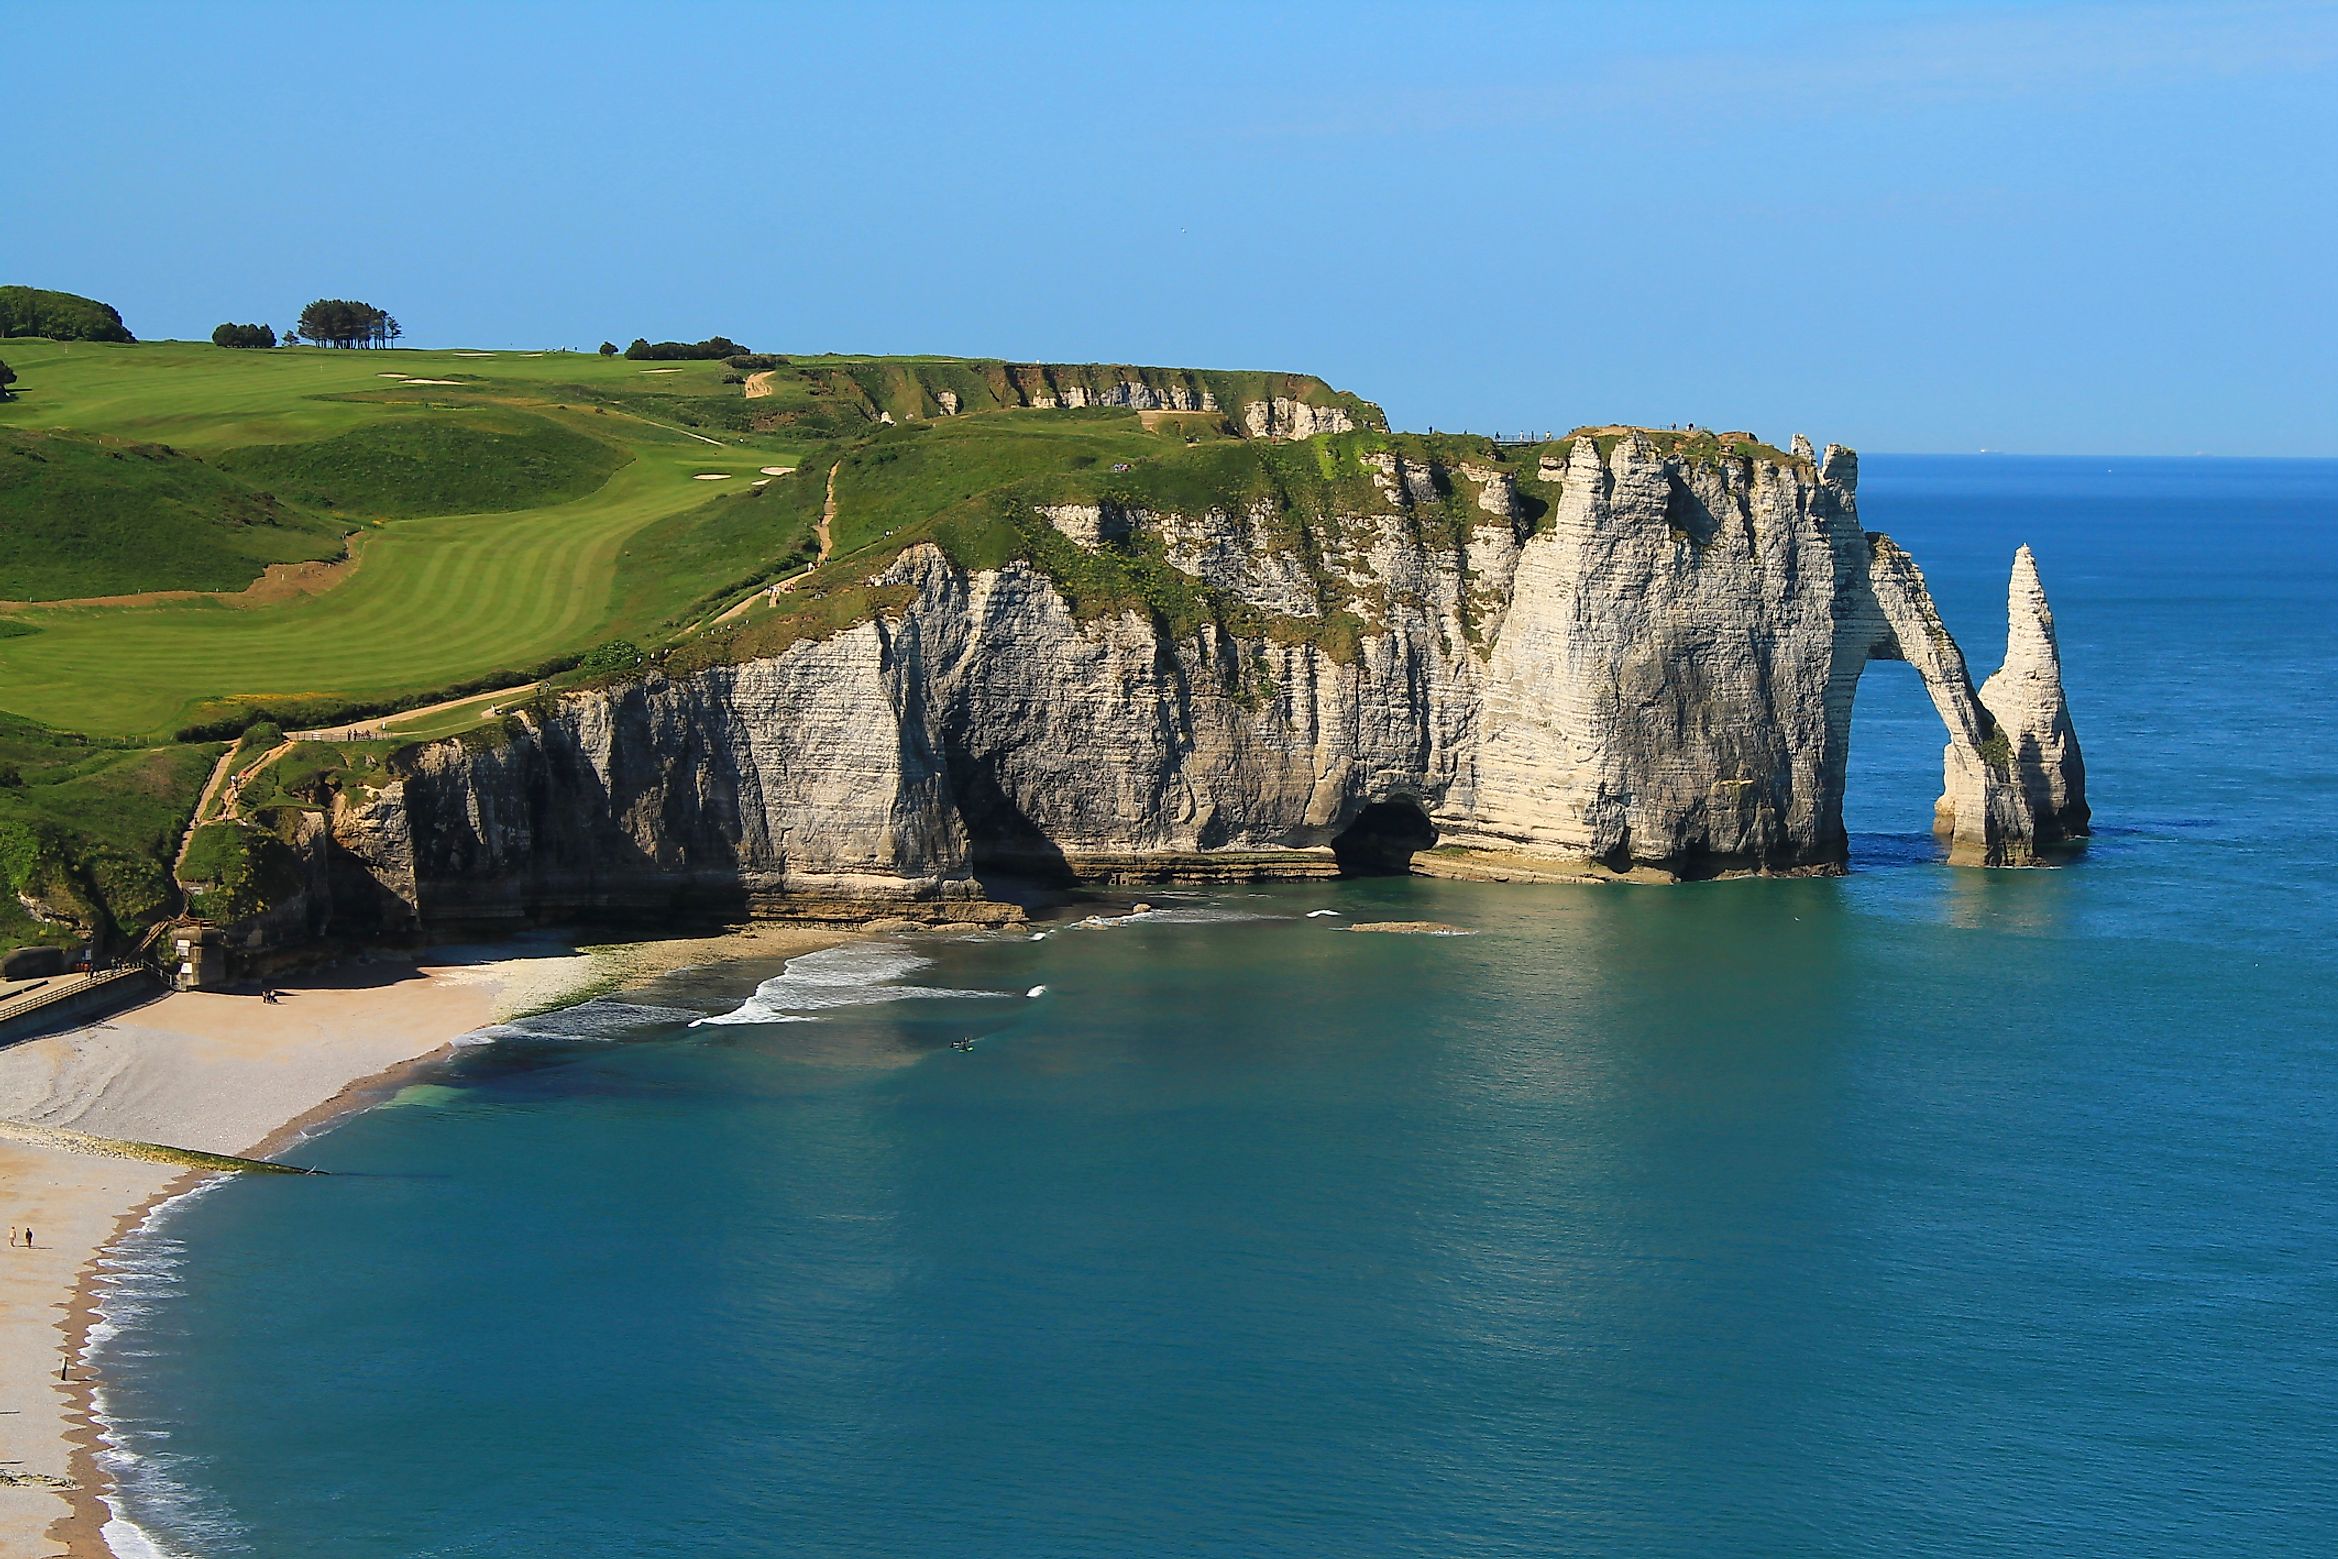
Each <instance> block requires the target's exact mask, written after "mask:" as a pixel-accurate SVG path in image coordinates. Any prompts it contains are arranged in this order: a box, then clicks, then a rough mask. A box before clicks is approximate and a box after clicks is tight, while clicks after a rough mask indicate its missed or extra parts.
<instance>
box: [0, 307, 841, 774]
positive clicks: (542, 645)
mask: <svg viewBox="0 0 2338 1559" xmlns="http://www.w3.org/2000/svg"><path fill="white" fill-rule="evenodd" d="M10 361H11V363H12V365H13V366H15V367H16V369H17V372H18V374H19V376H20V382H19V385H18V389H19V391H20V392H21V394H20V397H19V398H18V399H17V400H15V401H13V402H10V403H8V404H6V405H4V406H0V436H5V435H7V434H9V433H11V432H21V434H25V435H36V434H38V433H40V432H42V431H44V430H47V429H52V428H64V429H69V430H71V431H72V432H74V433H78V434H89V433H96V434H103V435H106V436H108V437H111V438H116V439H132V440H139V441H143V442H148V443H155V444H167V445H169V446H171V447H172V448H174V449H178V450H183V451H186V452H188V453H190V454H195V455H200V456H206V457H208V459H209V461H210V463H209V464H205V465H194V464H193V463H192V462H179V464H183V465H187V466H190V467H191V469H192V470H193V471H195V472H199V473H202V474H203V476H205V477H207V478H211V479H213V480H217V481H221V482H225V481H226V480H227V479H228V478H234V479H237V480H238V481H240V482H241V484H242V486H243V487H244V488H246V489H253V488H256V489H260V490H266V491H271V492H276V493H278V494H279V495H280V496H281V497H282V498H283V499H284V501H285V502H286V503H287V504H293V505H297V506H298V507H297V509H296V510H295V512H298V513H304V514H313V515H326V514H330V515H331V516H334V517H336V518H337V519H339V520H340V521H341V522H342V523H344V524H348V525H354V526H356V527H357V531H356V534H355V535H354V536H352V537H351V542H352V544H353V546H354V548H355V550H356V554H357V561H356V564H355V566H354V567H351V568H350V569H349V570H348V575H347V578H346V579H345V580H344V581H343V582H341V583H339V584H337V585H335V586H334V587H333V588H330V589H328V590H326V591H324V592H323V593H321V594H317V595H312V596H307V597H302V598H295V599H290V600H281V601H275V602H272V603H269V604H266V605H258V606H247V605H242V604H232V605H231V604H224V603H221V602H218V601H211V600H194V601H164V602H157V603H153V604H139V605H126V606H104V607H64V608H47V609H43V608H33V609H27V610H20V611H17V612H15V613H12V614H10V616H9V617H8V618H6V619H5V621H7V622H9V623H11V624H13V625H14V627H15V628H16V629H17V630H19V631H16V632H13V633H10V634H9V635H8V636H6V637H4V638H0V651H5V652H6V653H0V711H6V712H9V713H14V714H19V715H25V716H29V717H31V718H33V719H36V720H40V721H43V722H45V723H48V724H51V725H56V726H60V727H63V728H68V729H74V730H82V731H89V732H94V733H100V734H105V735H117V736H130V735H137V736H145V737H150V738H159V737H164V736H167V735H168V734H169V733H171V732H172V731H174V730H176V729H178V728H180V727H182V726H185V725H187V724H190V723H193V722H196V721H198V720H200V719H202V718H204V717H205V716H206V715H207V714H208V713H212V712H215V711H217V710H219V709H220V708H222V707H223V706H225V705H227V704H231V703H233V702H236V701H247V702H263V701H269V700H277V701H294V700H297V701H306V702H308V703H311V704H315V705H328V704H331V703H335V702H341V703H348V702H353V701H363V700H386V699H392V698H397V697H401V696H406V695H418V694H423V693H428V692H430V691H433V690H436V689H439V688H444V687H450V686H454V685H457V684H460V683H463V682H465V681H468V680H472V679H476V678H479V677H483V676H486V675H489V674H491V673H494V672H497V671H502V670H511V671H514V672H521V671H526V670H529V669H531V668H533V667H536V666H539V665H541V664H542V663H543V662H545V661H547V660H550V659H554V658H557V657H560V656H562V655H573V654H576V653H579V652H581V651H583V650H585V649H587V648H589V647H591V646H592V645H594V644H596V643H599V642H601V641H603V640H605V639H609V638H613V637H618V636H620V635H622V634H625V633H628V632H635V633H638V632H645V631H648V630H650V629H652V628H655V627H656V626H657V625H659V624H660V623H662V622H663V621H664V620H665V619H666V618H668V617H669V616H672V615H675V614H679V613H681V612H683V611H684V610H685V609H686V608H688V607H690V606H691V605H693V604H694V603H695V602H696V601H697V600H698V599H699V598H700V597H701V596H703V595H704V594H706V593H707V592H708V591H710V590H712V589H715V588H718V587H720V586H724V585H728V584H731V583H733V582H734V581H738V580H741V578H742V576H744V582H745V583H752V580H753V577H755V576H756V575H757V573H758V571H757V569H756V568H755V567H754V566H753V561H752V560H753V558H754V555H755V554H756V553H757V552H758V551H760V550H762V549H764V548H765V546H766V543H768V549H769V551H770V553H771V556H772V563H773V566H774V567H777V566H779V565H781V564H783V563H784V562H785V560H786V559H787V558H788V557H789V556H791V555H792V553H793V551H794V550H795V548H796V546H797V544H798V542H797V538H796V536H795V535H794V529H795V527H792V526H787V527H785V528H786V530H787V532H788V533H787V534H785V535H775V536H772V537H764V536H761V535H758V534H756V533H754V532H753V531H752V529H747V530H745V531H744V532H743V533H742V531H741V527H739V526H738V525H736V524H732V525H731V526H730V527H729V531H730V534H728V535H726V536H724V537H722V538H719V544H716V545H712V546H705V545H701V546H695V547H694V546H691V545H687V544H685V543H687V542H689V541H690V540H691V539H692V538H691V537H690V535H689V532H690V529H691V527H690V526H689V524H688V523H687V517H688V516H690V515H692V514H693V513H695V512H698V511H717V510H720V509H721V506H720V505H717V504H715V503H714V502H713V500H714V499H715V497H716V496H717V494H718V493H722V492H726V491H736V490H741V489H745V488H746V487H747V484H748V483H750V482H752V481H753V480H755V479H756V472H757V469H758V468H759V467H761V466H763V465H769V464H790V465H792V464H797V463H799V461H800V458H801V453H802V452H801V450H800V449H798V448H796V447H793V446H790V445H788V444H785V443H783V442H780V441H777V440H774V439H769V438H761V437H756V436H753V435H750V434H742V433H736V432H731V433H724V434H719V435H701V436H693V435H692V433H691V432H690V431H689V426H688V425H689V422H690V421H692V420H702V419H701V418H700V417H699V414H698V412H697V410H696V407H695V403H696V401H697V400H699V399H701V398H704V399H716V398H718V397H726V396H727V397H728V398H733V399H735V398H737V396H738V391H737V390H736V389H728V390H726V387H724V386H723V385H722V384H721V382H720V381H721V376H722V373H723V370H722V367H721V365H720V364H714V363H690V364H681V365H673V366H674V367H675V368H676V370H677V371H675V372H670V373H662V374H647V373H644V372H643V371H642V370H641V369H640V367H639V365H637V364H632V363H627V362H625V361H623V360H622V359H619V360H616V361H615V362H611V361H608V360H605V359H602V358H599V357H586V356H578V355H572V354H546V355H542V356H527V355H518V354H497V355H494V356H486V357H482V356H473V355H469V354H457V353H446V352H335V351H328V350H324V349H306V348H304V349H299V350H294V351H276V352H236V351H227V350H223V349H221V348H217V347H211V346H194V345H186V344H180V343H162V344H154V345H136V346H99V345H91V344H87V343H71V344H65V343H51V342H26V341H14V342H11V343H10ZM661 366H666V365H661ZM385 374H400V375H406V376H411V377H413V378H417V379H459V381H460V382H459V383H457V384H454V385H413V386H409V385H406V384H405V383H403V382H402V381H401V380H397V379H388V378H384V377H383V375H385ZM604 396H605V397H612V398H621V399H623V400H624V401H625V402H626V403H627V404H628V405H629V406H643V405H646V406H648V408H649V411H648V412H643V411H633V410H626V409H611V408H610V407H609V406H608V405H607V404H606V403H605V402H604V400H603V399H602V398H601V397H604ZM652 412H663V413H664V414H665V415H663V416H652V415H651V414H650V413H652ZM708 438H714V439H715V440H716V442H707V441H706V440H707V439H708ZM221 472H224V473H225V476H221V475H220V474H219V473H221ZM706 473H722V474H723V475H724V476H725V477H726V478H727V480H726V481H725V482H722V483H715V482H701V481H698V480H696V478H697V477H699V476H700V475H702V474H706ZM547 500H551V501H547ZM450 504H464V505H467V506H468V507H466V508H464V509H463V510H462V511H461V512H432V511H441V510H444V509H445V508H446V507H447V506H448V505H450ZM523 505H524V507H523ZM775 511H776V506H775ZM724 517H725V518H726V519H729V518H732V516H731V515H729V514H727V513H726V514H725V515H724ZM661 522H667V524H666V529H667V530H668V532H669V533H671V534H669V538H668V539H669V541H670V542H672V543H673V544H672V545H669V546H668V547H666V548H663V549H656V550H653V551H650V552H648V553H646V554H642V553H637V554H635V556H634V557H633V559H632V563H631V566H630V567H629V568H628V570H627V572H626V576H625V580H624V587H623V588H622V589H620V588H619V587H618V561H619V559H620V557H621V556H623V555H624V554H625V551H626V546H627V543H628V542H629V541H631V540H633V539H634V538H635V537H636V536H638V535H640V534H641V533H642V532H644V531H646V530H648V529H650V528H651V527H654V526H659V525H660V523H661ZM777 522H778V516H777V515H776V512H775V523H777ZM311 523H314V524H318V525H320V526H322V525H323V522H322V521H312V522H311ZM329 528H331V529H334V530H338V529H339V528H340V527H339V526H331V527H329ZM337 545H338V543H337V542H335V543H332V544H329V545H326V546H324V547H322V548H318V547H314V546H312V547H311V548H310V550H309V551H308V552H307V553H306V554H305V555H309V556H315V555H318V554H319V553H320V552H322V553H325V554H329V553H330V552H331V551H333V550H336V549H337ZM270 560H271V561H273V559H270ZM710 569H719V570H720V573H719V577H712V578H710V577H708V571H709V570H710ZM256 572H257V565H256V564H255V565H254V566H253V567H251V568H250V569H249V571H248V572H247V573H246V574H245V576H244V577H243V578H241V579H233V580H221V581H218V582H217V583H218V585H219V586H223V587H225V588H237V587H239V586H240V585H241V584H243V583H245V582H248V579H249V577H250V575H251V574H254V573H256ZM6 583H7V578H6V576H5V575H0V587H4V586H5V584H6ZM104 583H105V585H106V587H107V590H108V593H112V592H114V591H118V590H120V589H122V588H124V587H125V585H128V584H129V583H130V582H129V581H127V580H125V579H124V578H122V577H120V576H119V574H118V573H117V574H114V575H109V576H107V578H106V579H105V581H104ZM188 583H189V581H188V580H187V579H186V578H184V577H180V576H171V575H165V574H160V573H157V574H155V575H153V576H152V577H150V578H149V579H148V580H147V581H146V585H147V587H148V588H173V587H185V586H186V585H187V584H188ZM133 587H134V586H133ZM48 593H51V594H53V593H54V591H50V592H48ZM84 593H86V592H84ZM4 594H5V590H4V588H0V595H4ZM25 629H30V630H32V631H30V632H24V631H21V630H25Z"/></svg>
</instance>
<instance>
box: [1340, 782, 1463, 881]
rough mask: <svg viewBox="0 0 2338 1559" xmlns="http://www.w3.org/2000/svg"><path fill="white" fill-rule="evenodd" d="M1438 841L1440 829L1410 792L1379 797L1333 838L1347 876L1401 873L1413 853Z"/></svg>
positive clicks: (1377, 875) (1408, 863)
mask: <svg viewBox="0 0 2338 1559" xmlns="http://www.w3.org/2000/svg"><path fill="white" fill-rule="evenodd" d="M1436 842H1437V829H1436V826H1435V825H1434V824H1432V823H1431V822H1430V821H1429V814H1428V813H1426V812H1424V811H1422V810H1421V804H1420V803H1419V802H1417V801H1415V800H1413V799H1411V798H1410V797H1409V796H1400V797H1398V798H1396V799H1394V800H1391V801H1375V802H1373V803H1372V804H1371V805H1369V806H1367V807H1366V808H1364V810H1363V811H1362V812H1360V813H1358V814H1357V815H1356V820H1355V821H1354V822H1352V823H1350V824H1349V825H1348V826H1347V827H1346V828H1344V829H1342V830H1341V831H1340V833H1339V836H1338V837H1337V838H1335V839H1333V840H1332V842H1331V853H1332V857H1333V859H1335V860H1337V861H1338V862H1339V869H1340V875H1341V876H1343V877H1401V876H1403V875H1405V874H1406V873H1407V872H1409V871H1411V870H1412V865H1413V857H1414V856H1415V855H1417V854H1419V853H1420V852H1421V851H1423V850H1426V849H1427V848H1429V846H1431V845H1433V844H1435V843H1436Z"/></svg>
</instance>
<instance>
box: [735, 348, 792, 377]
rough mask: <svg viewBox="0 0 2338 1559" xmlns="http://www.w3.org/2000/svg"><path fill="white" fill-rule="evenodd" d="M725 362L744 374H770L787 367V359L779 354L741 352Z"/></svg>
mask: <svg viewBox="0 0 2338 1559" xmlns="http://www.w3.org/2000/svg"><path fill="white" fill-rule="evenodd" d="M723 362H724V363H725V364H726V365H727V366H729V367H732V368H736V369H737V370H739V372H741V373H744V374H759V373H768V372H770V371H771V370H772V369H774V368H785V367H786V366H787V359H786V358H784V357H782V356H780V355H779V354H778V353H777V352H741V353H740V354H739V355H738V356H736V357H726V358H724V359H723Z"/></svg>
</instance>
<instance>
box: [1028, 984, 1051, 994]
mask: <svg viewBox="0 0 2338 1559" xmlns="http://www.w3.org/2000/svg"><path fill="white" fill-rule="evenodd" d="M1023 994H1024V995H1026V996H1044V995H1046V994H1047V987H1046V986H1044V985H1034V986H1032V987H1031V988H1030V989H1029V990H1027V991H1025V992H1024V993H1023Z"/></svg>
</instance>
